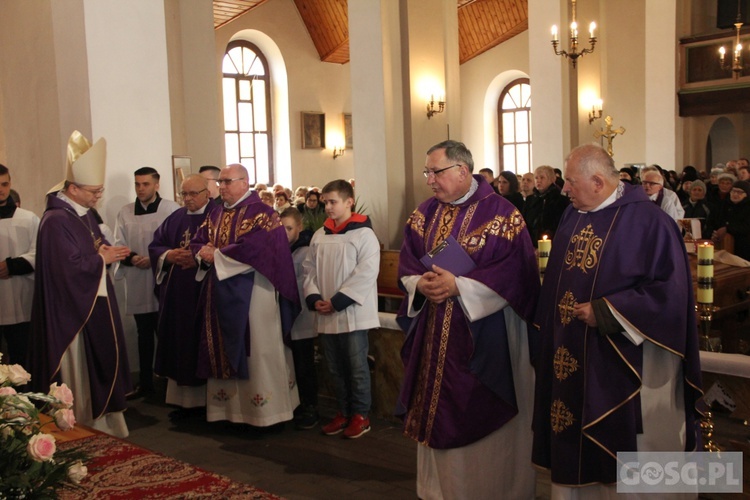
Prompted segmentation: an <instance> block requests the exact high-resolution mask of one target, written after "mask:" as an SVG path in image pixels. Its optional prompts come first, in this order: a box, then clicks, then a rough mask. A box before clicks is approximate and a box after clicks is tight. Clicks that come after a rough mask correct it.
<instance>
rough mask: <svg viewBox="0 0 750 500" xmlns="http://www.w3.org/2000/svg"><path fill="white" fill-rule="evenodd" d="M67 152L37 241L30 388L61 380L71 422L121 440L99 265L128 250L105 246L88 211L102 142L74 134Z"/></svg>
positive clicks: (120, 403) (120, 363)
mask: <svg viewBox="0 0 750 500" xmlns="http://www.w3.org/2000/svg"><path fill="white" fill-rule="evenodd" d="M67 153H68V154H67V157H68V164H67V174H66V177H65V181H63V182H61V183H60V184H58V185H57V186H55V187H53V188H52V189H51V190H50V192H49V193H48V194H47V210H46V211H45V212H44V216H43V217H42V221H41V223H40V225H39V235H38V237H37V247H36V249H37V252H36V268H35V269H36V279H35V281H34V284H35V286H34V302H33V305H32V309H31V317H32V336H31V350H30V352H32V353H33V355H32V356H33V357H32V360H31V370H30V371H31V375H32V378H31V383H32V387H33V389H34V390H35V391H38V392H45V393H46V392H47V391H48V390H49V385H50V383H51V382H65V383H66V384H68V386H70V388H71V389H72V391H73V394H74V396H75V399H74V406H73V410H74V412H75V415H76V419H77V420H78V421H79V422H81V423H83V424H86V425H88V426H90V427H94V428H95V429H98V430H100V431H103V432H107V433H109V434H113V435H115V436H118V437H126V436H127V435H128V428H127V425H126V424H125V418H124V417H123V414H122V412H123V411H124V410H125V409H126V408H127V403H126V401H125V394H126V393H127V392H129V391H130V388H131V386H130V376H129V373H128V359H127V355H126V353H125V337H124V335H123V331H122V323H121V321H120V312H119V310H118V308H117V300H116V298H115V291H114V288H113V286H112V282H111V280H110V279H109V275H108V274H107V270H106V266H107V265H109V264H112V263H113V262H119V261H122V260H123V259H125V258H126V257H127V256H128V255H129V254H130V249H129V248H127V247H122V246H110V245H109V243H108V242H107V241H106V240H105V239H104V237H103V235H102V232H101V230H100V229H99V225H98V224H97V222H96V219H95V218H94V216H93V214H92V213H91V209H92V208H93V207H94V205H96V203H97V202H98V201H99V199H100V198H101V196H102V193H103V192H104V187H103V184H104V167H105V158H106V142H105V141H104V139H103V138H102V139H99V140H98V141H97V142H96V144H94V145H93V146H91V144H90V143H89V141H88V140H87V139H86V138H85V137H84V136H83V135H81V133H80V132H78V131H75V132H73V134H72V135H71V136H70V139H69V140H68V151H67Z"/></svg>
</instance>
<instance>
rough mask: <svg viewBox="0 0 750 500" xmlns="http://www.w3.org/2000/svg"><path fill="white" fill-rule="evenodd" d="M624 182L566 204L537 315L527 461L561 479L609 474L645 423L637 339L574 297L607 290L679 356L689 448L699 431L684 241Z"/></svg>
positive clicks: (579, 480) (622, 310)
mask: <svg viewBox="0 0 750 500" xmlns="http://www.w3.org/2000/svg"><path fill="white" fill-rule="evenodd" d="M623 187H624V192H623V195H622V197H621V198H619V199H617V200H616V201H615V202H614V203H613V204H612V205H610V206H608V207H606V208H604V209H602V210H599V211H596V212H587V213H581V212H579V211H578V210H576V209H574V208H573V207H572V206H570V207H568V208H567V210H566V212H565V214H564V215H563V218H562V221H561V223H560V226H559V227H558V230H557V232H556V233H555V239H554V241H553V242H552V252H551V255H550V259H549V263H548V265H547V270H546V273H545V277H544V285H543V287H542V294H541V296H540V301H539V308H538V310H537V314H536V317H535V322H536V323H537V324H538V325H539V327H540V330H541V340H540V344H541V346H542V347H541V351H540V357H539V361H538V362H537V364H536V371H537V380H536V382H537V390H536V400H535V410H534V452H533V461H534V463H536V464H537V465H540V466H543V467H547V468H551V469H552V481H553V482H555V483H559V484H565V485H585V484H589V483H595V482H600V483H605V484H606V483H614V482H615V481H616V480H617V476H616V461H615V458H616V454H617V452H618V451H636V448H637V446H636V436H637V434H638V433H640V432H641V431H642V421H641V399H640V391H641V378H642V376H643V372H642V368H643V346H642V345H641V346H637V345H635V344H633V343H632V342H631V341H630V340H629V339H628V338H626V337H625V335H624V334H622V333H617V332H616V333H614V334H612V335H602V334H601V333H600V332H599V329H598V328H591V327H588V326H587V325H586V324H585V323H584V322H583V321H580V320H578V319H577V318H576V317H575V316H574V315H573V312H572V311H573V305H574V304H576V303H586V302H591V301H592V300H595V299H604V300H605V301H606V303H607V304H608V305H609V306H610V307H612V308H614V310H616V311H617V312H618V313H619V314H620V315H622V316H623V317H624V318H625V320H626V321H627V322H628V323H629V324H630V325H632V327H633V328H635V329H636V330H637V331H638V332H640V333H641V335H642V336H644V337H645V338H646V339H647V340H646V342H652V343H653V344H654V345H655V346H657V347H658V348H663V349H666V350H668V351H669V352H671V353H673V354H675V355H677V356H679V357H680V358H681V359H682V363H681V365H682V370H681V373H682V375H683V376H684V401H685V419H686V422H685V423H686V431H687V436H686V445H685V449H686V450H692V449H694V448H695V447H696V442H697V440H698V434H697V432H698V429H697V425H696V420H695V419H696V417H697V416H698V412H697V410H696V403H697V400H698V399H699V397H700V394H701V392H700V387H701V378H700V366H699V358H698V337H697V331H696V317H695V309H694V304H693V291H692V290H693V289H692V286H691V275H690V269H689V264H688V258H687V255H686V253H685V246H684V243H683V241H682V237H681V235H680V230H679V229H678V227H677V225H676V224H675V222H674V221H673V220H672V219H671V218H670V217H669V216H668V215H667V214H666V213H665V212H663V211H662V210H661V209H660V208H659V207H657V206H656V205H655V204H654V203H653V202H651V201H649V199H648V197H647V196H646V194H645V193H644V192H643V190H642V189H640V187H638V186H630V185H624V186H623ZM677 430H678V429H676V431H677ZM665 451H666V450H665ZM669 451H681V450H669Z"/></svg>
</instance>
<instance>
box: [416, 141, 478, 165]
mask: <svg viewBox="0 0 750 500" xmlns="http://www.w3.org/2000/svg"><path fill="white" fill-rule="evenodd" d="M438 149H445V157H446V158H448V159H449V160H450V161H455V162H458V163H463V164H464V165H466V166H467V167H469V172H474V158H473V157H472V156H471V151H469V148H467V147H466V145H465V144H464V143H463V142H458V141H451V140H448V141H443V142H441V143H438V144H435V145H434V146H432V147H431V148H430V149H428V150H427V154H428V155H429V154H430V153H432V152H433V151H436V150H438Z"/></svg>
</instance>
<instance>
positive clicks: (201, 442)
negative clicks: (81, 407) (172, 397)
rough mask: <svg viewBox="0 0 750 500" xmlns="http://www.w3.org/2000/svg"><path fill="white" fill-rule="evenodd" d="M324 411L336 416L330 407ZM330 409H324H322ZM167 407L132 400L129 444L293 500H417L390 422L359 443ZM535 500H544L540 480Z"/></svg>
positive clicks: (405, 448)
mask: <svg viewBox="0 0 750 500" xmlns="http://www.w3.org/2000/svg"><path fill="white" fill-rule="evenodd" d="M322 403H323V404H322V405H321V406H322V412H323V413H324V414H325V415H328V416H329V417H330V416H333V414H334V413H335V410H334V409H333V407H332V405H331V404H330V402H326V400H323V401H322ZM326 406H328V407H326ZM171 410H172V408H169V407H167V406H166V405H164V404H161V403H158V402H157V401H154V400H150V401H149V400H136V401H132V402H131V406H130V409H129V410H128V411H127V412H126V414H125V415H126V419H127V422H128V427H129V428H130V437H128V441H130V442H133V443H135V444H138V445H140V446H143V447H145V448H148V449H150V450H153V451H157V452H160V453H164V454H165V455H168V456H170V457H174V458H177V459H179V460H183V461H185V462H188V463H191V464H194V465H197V466H199V467H202V468H204V469H207V470H210V471H213V472H217V473H219V474H223V475H225V476H228V477H231V478H232V479H234V480H236V481H241V482H245V483H249V484H252V485H253V486H256V487H258V488H261V489H263V490H266V491H268V492H270V493H274V494H276V495H280V496H283V497H285V498H288V499H290V500H294V499H300V500H301V499H330V498H336V499H338V498H346V499H388V500H398V499H415V498H416V497H417V496H416V487H415V481H416V445H415V444H414V443H413V442H412V441H410V440H408V439H406V438H405V437H403V436H402V434H401V428H400V426H399V425H398V424H396V423H394V422H389V421H386V420H382V419H373V420H372V430H371V431H370V432H369V433H368V434H365V435H364V436H362V437H361V438H359V439H354V440H350V439H343V438H342V437H341V436H324V435H322V434H321V433H320V427H319V426H318V427H316V428H314V429H311V430H308V431H297V430H294V428H293V426H292V424H291V423H287V424H286V425H285V426H284V428H283V429H274V430H272V431H268V430H266V431H262V432H261V431H258V430H257V429H252V428H249V427H247V426H240V425H234V424H229V423H225V422H217V423H211V424H209V423H207V422H205V417H204V418H192V419H189V420H186V421H182V422H179V423H175V424H173V423H171V422H170V421H169V419H168V418H167V414H168V413H169V412H170V411H171ZM537 498H538V499H543V498H549V479H548V477H544V476H542V477H540V478H539V480H538V485H537Z"/></svg>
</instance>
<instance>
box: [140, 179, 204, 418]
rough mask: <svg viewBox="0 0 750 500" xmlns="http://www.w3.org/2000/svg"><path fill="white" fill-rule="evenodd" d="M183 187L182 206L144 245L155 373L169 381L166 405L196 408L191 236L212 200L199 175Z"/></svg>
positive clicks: (199, 386) (200, 384)
mask: <svg viewBox="0 0 750 500" xmlns="http://www.w3.org/2000/svg"><path fill="white" fill-rule="evenodd" d="M181 189H182V191H181V193H180V194H181V196H182V199H183V200H184V202H185V206H184V207H182V208H180V209H178V210H176V211H175V212H172V213H171V214H170V215H169V216H168V217H167V218H166V219H165V220H164V222H163V223H162V224H161V225H160V226H159V227H158V228H157V230H156V231H155V232H154V239H153V241H152V242H151V243H150V244H149V246H148V252H149V258H150V260H151V268H152V270H153V272H154V277H155V283H156V290H157V292H158V296H159V321H158V329H157V333H158V338H159V342H158V344H157V349H156V360H155V366H154V371H155V373H156V374H157V375H160V376H162V377H167V379H168V382H167V397H166V402H167V404H171V405H176V406H179V407H182V408H197V407H203V406H206V387H205V386H206V379H205V378H200V377H198V376H197V371H198V343H199V338H200V328H199V324H198V315H197V311H198V309H199V302H198V296H199V294H200V285H201V284H200V282H198V281H195V272H196V268H197V264H196V262H195V259H194V258H193V254H192V252H191V251H190V240H191V239H192V238H193V236H195V234H196V232H197V231H198V227H200V225H201V224H203V221H204V220H205V219H206V215H208V213H209V212H210V211H211V209H213V208H214V207H215V206H216V204H215V203H214V201H213V200H212V199H211V198H210V197H209V191H208V187H207V180H206V179H205V178H203V177H201V176H200V175H198V174H194V175H189V176H187V177H186V178H185V180H184V181H182V185H181Z"/></svg>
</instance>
